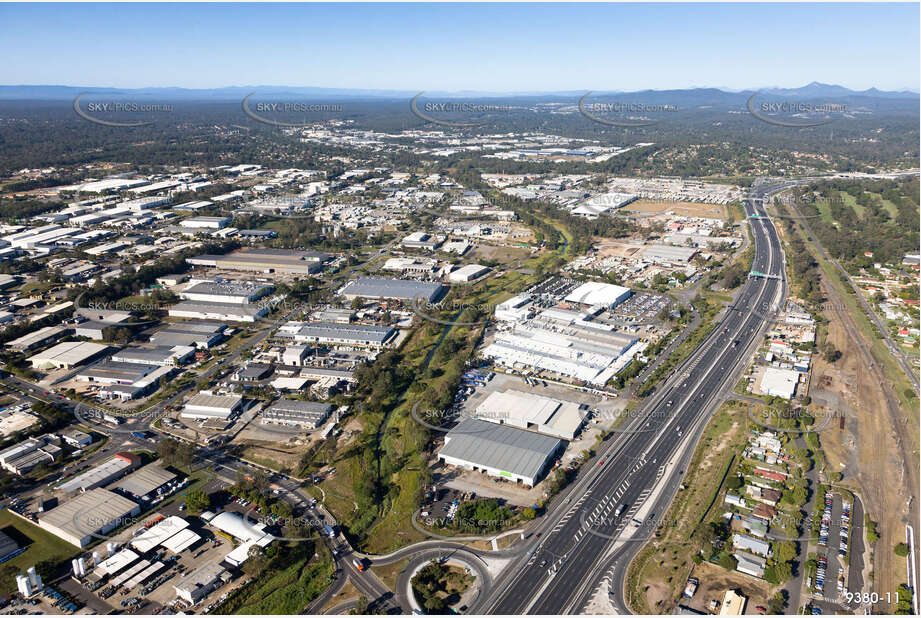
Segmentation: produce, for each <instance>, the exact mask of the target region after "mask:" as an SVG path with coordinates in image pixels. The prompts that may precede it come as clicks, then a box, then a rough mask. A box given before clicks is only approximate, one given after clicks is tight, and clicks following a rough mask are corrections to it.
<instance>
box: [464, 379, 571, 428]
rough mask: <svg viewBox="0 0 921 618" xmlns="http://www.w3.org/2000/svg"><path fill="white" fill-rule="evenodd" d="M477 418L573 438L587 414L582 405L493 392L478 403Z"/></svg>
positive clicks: (529, 394)
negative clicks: (584, 412) (583, 411)
mask: <svg viewBox="0 0 921 618" xmlns="http://www.w3.org/2000/svg"><path fill="white" fill-rule="evenodd" d="M474 418H478V419H480V420H484V421H488V422H490V423H498V424H501V425H511V426H512V427H518V428H519V429H529V430H531V431H536V432H538V433H543V434H547V435H549V436H553V437H555V438H562V439H563V440H573V439H575V437H576V434H578V433H579V430H580V429H581V428H582V424H583V423H584V421H585V415H584V414H583V413H582V410H581V406H580V405H579V404H577V403H573V402H569V401H567V402H562V401H557V400H556V399H551V398H549V397H542V396H540V395H534V394H531V393H525V392H522V391H514V390H510V391H505V392H504V393H500V392H495V391H494V392H492V393H490V394H489V396H488V397H487V398H486V399H485V400H484V401H483V403H481V404H480V405H479V406H477V409H476V415H475V416H474Z"/></svg>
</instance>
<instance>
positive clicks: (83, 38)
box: [0, 3, 921, 92]
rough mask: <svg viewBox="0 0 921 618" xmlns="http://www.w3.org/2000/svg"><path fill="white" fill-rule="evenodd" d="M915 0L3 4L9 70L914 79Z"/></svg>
mask: <svg viewBox="0 0 921 618" xmlns="http://www.w3.org/2000/svg"><path fill="white" fill-rule="evenodd" d="M919 17H921V15H919V4H918V3H906V4H878V3H874V4H850V3H847V4H789V3H784V4H218V3H214V4H2V3H0V54H2V55H0V57H2V58H3V62H0V84H3V85H22V84H29V85H39V84H41V85H67V86H84V87H87V86H101V87H104V86H108V87H117V88H137V87H145V86H179V87H185V88H216V87H222V86H259V85H285V86H317V87H329V88H372V89H395V90H441V91H451V92H455V91H464V90H473V91H486V92H533V91H540V92H552V91H560V90H628V91H630V90H642V89H670V88H693V87H720V88H724V89H738V90H742V89H747V88H759V87H771V86H777V87H787V88H791V87H798V86H803V85H806V84H808V83H810V82H813V81H819V82H823V83H828V84H838V85H842V86H846V87H848V88H852V89H855V90H863V89H866V88H870V87H877V88H880V89H883V90H902V89H906V88H907V89H911V90H918V88H919V74H921V65H919V46H921V43H919Z"/></svg>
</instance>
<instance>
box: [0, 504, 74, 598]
mask: <svg viewBox="0 0 921 618" xmlns="http://www.w3.org/2000/svg"><path fill="white" fill-rule="evenodd" d="M0 531H2V532H3V533H5V534H6V535H7V536H9V537H10V538H12V539H13V540H14V541H16V543H17V544H18V545H19V546H20V547H22V546H23V545H26V544H27V545H28V549H26V551H24V552H22V553H21V554H19V555H18V556H16V557H15V558H13V559H12V560H9V561H7V562H4V563H3V566H4V567H6V566H12V567H15V568H16V569H18V570H19V571H22V572H24V571H25V570H26V569H27V568H29V567H30V566H34V565H36V564H38V563H40V562H47V561H51V562H55V563H60V562H65V561H67V560H70V559H72V558H74V557H75V556H76V555H77V554H79V553H80V550H79V548H77V547H75V546H74V545H71V544H70V543H67V542H65V541H63V540H61V539H59V538H58V537H56V536H54V535H53V534H51V533H50V532H46V531H45V530H42V529H41V528H39V527H38V526H36V525H35V524H32V523H30V522H28V521H25V520H23V519H21V518H20V517H18V516H16V515H14V514H13V513H11V512H10V511H8V510H7V509H2V510H0ZM11 584H12V585H11ZM15 591H16V586H15V580H14V581H13V582H8V581H7V580H6V579H5V578H4V581H3V588H2V589H0V594H8V593H11V592H15Z"/></svg>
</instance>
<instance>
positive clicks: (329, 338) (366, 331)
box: [278, 322, 397, 348]
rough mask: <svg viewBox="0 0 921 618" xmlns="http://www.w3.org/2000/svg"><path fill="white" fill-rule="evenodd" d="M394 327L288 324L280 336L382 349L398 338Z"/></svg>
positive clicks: (282, 328) (329, 323)
mask: <svg viewBox="0 0 921 618" xmlns="http://www.w3.org/2000/svg"><path fill="white" fill-rule="evenodd" d="M396 333H397V331H396V329H394V328H393V327H392V326H375V325H367V324H337V323H334V322H288V323H287V324H285V325H284V326H282V327H281V328H280V329H279V331H278V336H279V337H282V338H290V339H293V340H294V341H299V342H303V343H312V344H325V345H338V346H358V347H366V346H367V347H376V348H380V347H383V346H385V345H387V344H388V343H391V341H392V339H394V338H395V336H396Z"/></svg>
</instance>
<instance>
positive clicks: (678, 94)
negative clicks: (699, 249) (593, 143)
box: [0, 82, 919, 105]
mask: <svg viewBox="0 0 921 618" xmlns="http://www.w3.org/2000/svg"><path fill="white" fill-rule="evenodd" d="M251 92H256V93H257V94H258V96H259V97H260V98H262V99H266V98H289V99H314V100H316V99H331V98H335V99H384V100H387V99H389V100H395V99H407V98H410V97H413V96H415V95H416V94H418V91H415V90H374V89H359V88H356V89H350V88H318V87H313V86H227V87H223V88H208V89H194V88H175V87H167V88H105V87H102V88H98V87H80V86H42V85H38V86H24V85H20V86H0V100H32V101H35V100H48V101H60V100H73V99H74V98H76V97H77V96H78V95H80V94H86V95H88V96H92V97H94V98H97V99H98V98H99V97H102V96H108V97H113V98H128V97H132V98H136V99H139V100H145V99H156V100H158V101H241V100H242V99H243V97H245V96H246V95H248V94H249V93H251ZM586 92H587V91H586V90H577V91H553V92H474V91H458V92H444V91H426V93H425V96H426V97H427V98H431V97H444V98H457V99H473V98H478V99H483V98H493V99H531V100H535V101H538V100H560V99H578V98H579V97H581V96H582V95H584V94H585V93H586ZM755 92H760V93H761V95H772V96H785V97H790V98H797V99H810V98H836V99H849V98H854V97H866V98H876V99H916V100H917V99H918V97H919V94H918V93H916V92H912V91H909V90H903V91H884V90H878V89H876V88H870V89H868V90H850V89H848V88H845V87H843V86H835V85H830V84H822V83H819V82H812V83H811V84H808V85H806V86H803V87H801V88H773V87H765V88H760V89H750V90H743V91H731V90H726V89H720V88H689V89H681V90H640V91H634V92H623V91H610V90H609V91H594V92H593V95H592V96H593V97H602V98H607V97H610V96H615V95H616V96H617V97H618V98H619V99H623V100H625V101H629V100H640V99H642V100H643V101H644V102H647V103H656V102H664V103H674V104H684V105H708V104H709V105H718V104H735V103H738V102H739V101H740V100H744V99H747V98H748V97H750V96H751V95H752V94H754V93H755Z"/></svg>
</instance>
